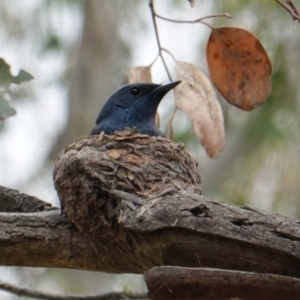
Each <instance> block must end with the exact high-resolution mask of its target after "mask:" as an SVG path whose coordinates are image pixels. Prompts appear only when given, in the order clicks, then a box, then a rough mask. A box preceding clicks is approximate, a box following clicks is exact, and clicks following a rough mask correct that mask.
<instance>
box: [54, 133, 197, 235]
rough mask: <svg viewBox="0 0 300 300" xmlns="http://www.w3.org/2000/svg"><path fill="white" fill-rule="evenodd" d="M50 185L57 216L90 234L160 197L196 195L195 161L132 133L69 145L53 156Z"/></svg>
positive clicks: (170, 144) (162, 141)
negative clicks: (56, 198)
mask: <svg viewBox="0 0 300 300" xmlns="http://www.w3.org/2000/svg"><path fill="white" fill-rule="evenodd" d="M54 181H55V187H56V190H57V192H58V195H59V198H60V201H61V205H62V209H63V212H64V213H65V214H66V215H67V216H68V218H69V219H70V220H71V222H72V223H74V224H75V225H76V227H77V228H78V229H79V230H80V231H81V232H83V233H85V234H92V235H99V234H101V233H103V226H106V227H107V226H108V227H111V226H113V225H114V224H116V222H118V223H120V222H122V221H123V220H125V219H126V218H128V215H129V214H130V212H132V211H134V212H135V216H141V215H142V214H143V212H144V211H145V210H147V209H149V208H150V207H152V206H153V205H155V204H156V203H157V202H159V201H163V200H164V198H165V197H170V196H176V195H182V194H186V193H191V194H195V193H196V194H201V190H200V176H199V174H198V163H197V161H196V160H195V159H194V158H193V157H192V156H191V155H190V154H189V153H188V152H187V151H186V150H185V148H184V146H183V145H182V144H174V143H173V142H171V141H169V140H167V139H165V138H161V137H150V136H148V135H141V134H139V133H137V132H136V131H134V130H126V131H122V132H116V135H114V136H107V135H103V134H100V135H97V136H89V137H86V138H84V139H82V140H80V141H77V142H75V143H73V144H71V145H70V146H68V147H67V148H66V149H65V150H64V151H62V152H61V153H60V154H59V156H58V158H57V161H56V166H55V171H54ZM104 199H105V200H104ZM106 229H107V228H106Z"/></svg>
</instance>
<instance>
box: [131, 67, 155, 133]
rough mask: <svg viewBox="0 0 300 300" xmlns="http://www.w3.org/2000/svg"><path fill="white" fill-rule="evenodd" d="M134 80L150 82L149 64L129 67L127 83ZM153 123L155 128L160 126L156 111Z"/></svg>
mask: <svg viewBox="0 0 300 300" xmlns="http://www.w3.org/2000/svg"><path fill="white" fill-rule="evenodd" d="M135 82H145V83H151V82H152V77H151V66H143V67H135V68H132V69H130V70H129V73H128V83H135ZM155 124H156V126H157V128H159V127H160V118H159V114H158V113H156V115H155Z"/></svg>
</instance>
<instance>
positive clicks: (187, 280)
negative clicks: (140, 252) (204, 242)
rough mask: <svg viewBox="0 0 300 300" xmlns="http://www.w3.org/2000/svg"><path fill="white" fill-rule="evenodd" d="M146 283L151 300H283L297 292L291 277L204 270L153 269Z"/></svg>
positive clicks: (299, 288) (299, 283) (297, 284)
mask: <svg viewBox="0 0 300 300" xmlns="http://www.w3.org/2000/svg"><path fill="white" fill-rule="evenodd" d="M145 280H146V283H147V286H148V289H149V297H150V298H151V299H152V300H168V299H172V300H176V299H178V300H179V299H180V300H208V299H210V300H219V299H236V300H237V299H243V300H258V299H272V300H286V299H297V298H299V291H300V280H298V279H295V278H291V277H286V276H280V275H273V274H257V273H249V272H240V271H228V270H216V269H204V268H202V269H191V268H180V267H156V268H153V269H151V270H150V271H148V272H147V273H146V274H145Z"/></svg>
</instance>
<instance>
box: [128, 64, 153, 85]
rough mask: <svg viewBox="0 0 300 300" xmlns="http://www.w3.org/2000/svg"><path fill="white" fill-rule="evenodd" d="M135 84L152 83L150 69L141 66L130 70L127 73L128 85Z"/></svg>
mask: <svg viewBox="0 0 300 300" xmlns="http://www.w3.org/2000/svg"><path fill="white" fill-rule="evenodd" d="M135 82H149V83H150V82H152V78H151V67H150V66H143V67H135V68H132V69H130V70H129V73H128V83H135Z"/></svg>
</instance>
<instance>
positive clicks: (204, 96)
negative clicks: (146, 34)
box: [174, 61, 225, 158]
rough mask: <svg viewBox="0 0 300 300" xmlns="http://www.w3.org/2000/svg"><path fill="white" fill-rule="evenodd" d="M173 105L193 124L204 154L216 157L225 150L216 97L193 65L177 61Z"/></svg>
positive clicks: (206, 80)
mask: <svg viewBox="0 0 300 300" xmlns="http://www.w3.org/2000/svg"><path fill="white" fill-rule="evenodd" d="M176 74H177V79H178V80H181V81H182V83H181V84H180V85H178V86H177V87H176V88H175V90H174V94H175V101H176V106H177V107H178V108H179V109H180V110H182V111H183V112H184V113H185V114H186V115H187V116H188V117H189V118H190V120H191V121H192V123H193V127H194V131H195V134H196V136H197V138H198V139H199V140H200V142H201V144H202V145H203V146H204V148H205V150H206V152H207V154H208V155H209V156H210V157H212V158H217V157H218V156H219V154H220V153H221V151H222V150H223V148H224V135H225V134H224V120H223V112H222V109H221V106H220V104H219V102H218V100H217V96H216V93H215V91H214V90H213V87H212V85H211V83H210V81H209V80H208V78H207V77H206V75H205V74H204V73H203V72H202V71H201V70H200V69H199V68H198V67H197V66H195V65H193V64H190V63H186V62H181V61H176Z"/></svg>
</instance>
